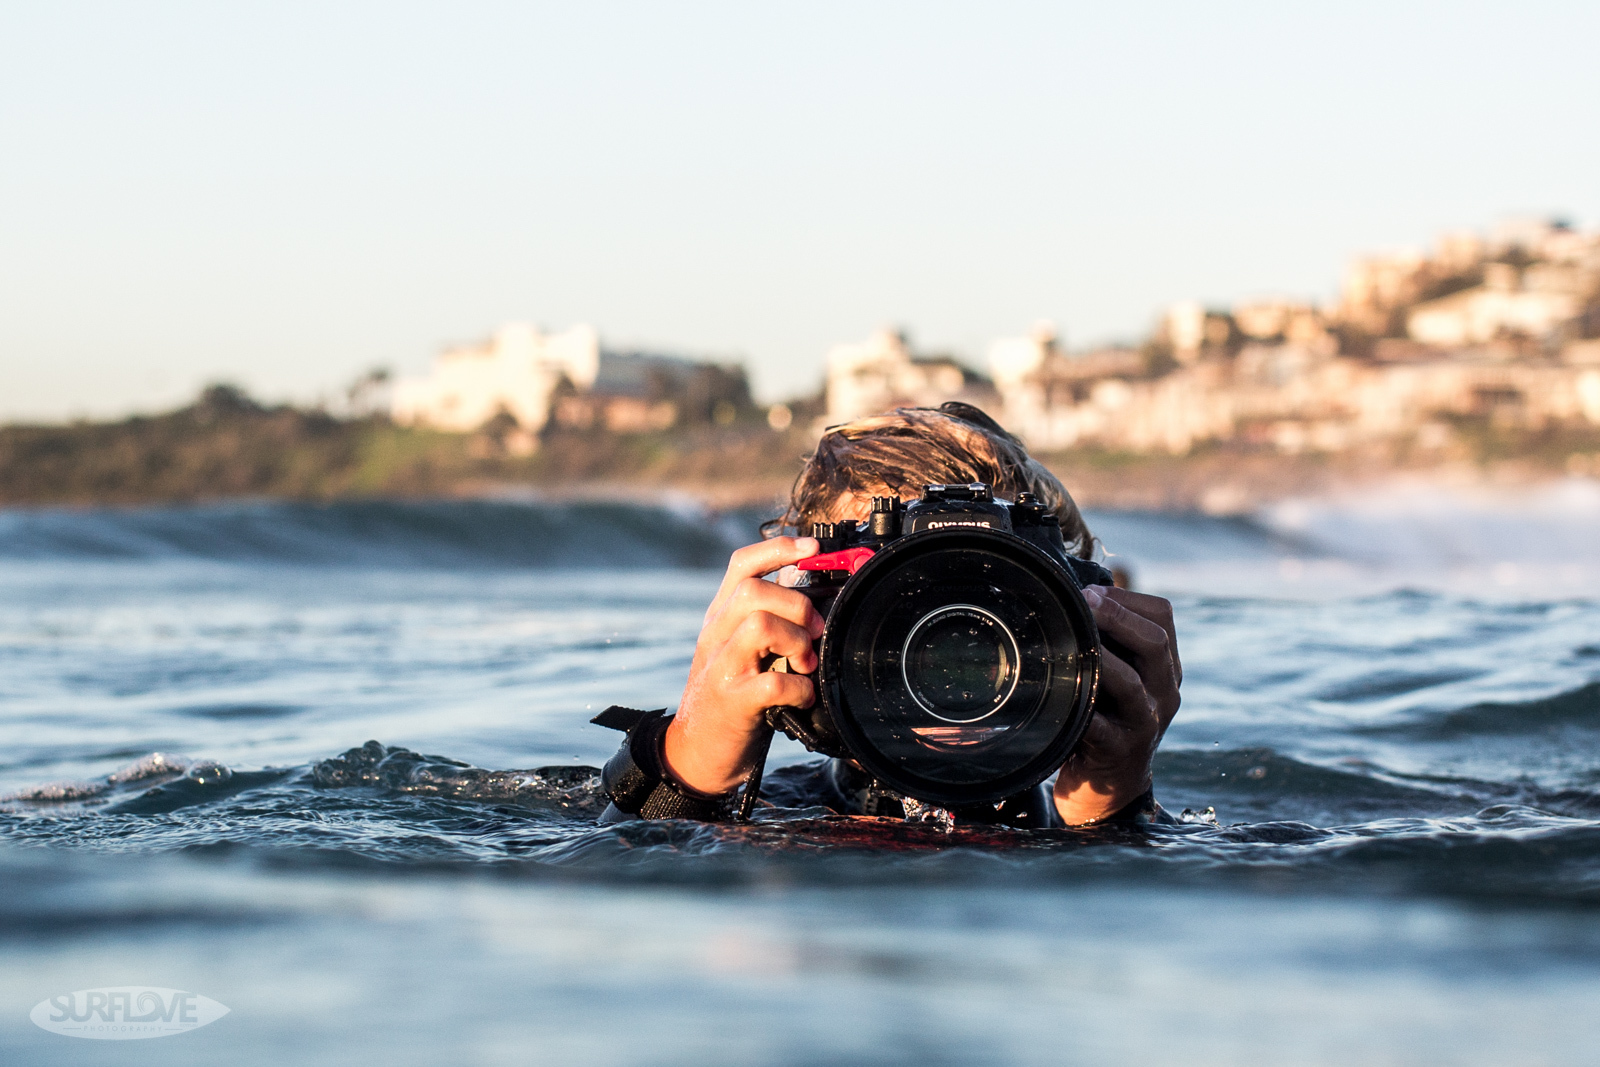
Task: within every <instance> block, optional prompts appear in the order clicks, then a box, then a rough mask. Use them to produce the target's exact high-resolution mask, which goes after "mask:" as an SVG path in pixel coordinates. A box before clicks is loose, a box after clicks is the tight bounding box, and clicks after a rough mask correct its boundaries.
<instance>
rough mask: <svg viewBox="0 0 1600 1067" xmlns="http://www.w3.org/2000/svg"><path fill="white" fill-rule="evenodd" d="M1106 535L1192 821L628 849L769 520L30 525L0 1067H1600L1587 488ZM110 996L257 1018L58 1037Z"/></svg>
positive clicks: (253, 519)
mask: <svg viewBox="0 0 1600 1067" xmlns="http://www.w3.org/2000/svg"><path fill="white" fill-rule="evenodd" d="M1091 523H1092V525H1093V527H1094V528H1095V530H1096V532H1097V533H1099V534H1100V536H1101V538H1102V540H1103V541H1104V543H1105V546H1106V549H1107V550H1108V551H1109V552H1111V553H1114V554H1115V556H1116V558H1119V559H1121V560H1123V561H1125V562H1128V563H1130V564H1131V565H1132V566H1133V568H1134V570H1135V574H1136V577H1137V580H1138V582H1139V584H1140V585H1141V587H1143V588H1145V589H1147V590H1149V591H1152V592H1158V593H1162V594H1164V595H1168V596H1170V597H1172V599H1173V601H1174V603H1175V605H1176V607H1177V613H1178V625H1179V640H1180V647H1181V650H1182V653H1183V659H1184V663H1185V669H1186V670H1185V673H1186V680H1185V684H1184V706H1183V708H1182V710H1181V711H1180V713H1179V717H1178V720H1177V722H1176V723H1175V725H1174V726H1173V728H1172V730H1171V732H1170V734H1169V736H1168V739H1167V741H1166V744H1165V746H1164V747H1163V750H1162V752H1161V754H1160V756H1159V759H1158V762H1157V766H1156V785H1157V795H1158V797H1159V798H1160V799H1161V800H1162V802H1163V803H1164V804H1166V805H1167V806H1168V807H1169V808H1171V809H1172V810H1173V811H1174V812H1178V811H1184V810H1185V809H1187V810H1188V812H1189V814H1188V815H1187V816H1186V821H1185V822H1184V823H1183V824H1181V825H1179V826H1175V827H1170V828H1162V829H1155V830H1151V831H1149V832H1129V831H1105V832H1099V833H1086V832H1073V831H1057V832H1036V833H1022V832H1011V831H999V832H995V831H985V832H978V831H962V830H957V831H956V832H954V833H950V834H942V833H940V832H938V831H937V830H936V829H933V828H928V827H922V826H911V825H905V824H893V823H883V822H871V823H864V822H860V821H850V820H837V819H833V820H829V819H821V818H818V817H817V813H816V812H803V811H802V812H784V811H773V812H768V813H766V814H765V815H764V817H763V818H762V820H760V821H758V822H757V823H756V824H755V825H753V826H750V827H729V826H702V825H697V824H688V823H637V822H636V823H625V824H622V825H619V826H614V827H607V828H601V827H597V826H596V825H595V821H594V818H595V815H596V813H597V811H598V810H599V808H600V806H601V803H602V802H601V800H600V799H599V798H598V797H597V796H596V794H595V791H594V790H595V783H594V772H593V767H595V766H596V765H598V764H600V763H601V762H603V761H604V759H605V758H606V757H607V756H608V755H609V754H610V752H611V751H613V750H614V748H615V745H616V742H617V735H615V734H613V733H610V732H608V731H605V730H601V729H599V728H597V727H594V726H590V725H587V720H588V718H589V717H590V716H591V715H592V714H594V712H595V711H597V710H599V709H600V708H603V707H605V706H606V705H608V704H612V703H620V704H626V705H632V706H637V707H660V706H670V705H672V704H673V703H674V701H675V699H676V696H677V693H678V690H679V688H680V687H681V685H682V680H683V675H684V671H685V669H686V667H687V664H688V660H689V656H690V653H691V649H692V644H693V640H694V635H695V633H696V631H697V629H698V624H699V620H700V616H701V613H702V612H703V610H704V605H705V602H706V601H707V599H708V598H709V596H710V594H711V592H712V591H713V590H714V588H715V587H716V584H717V580H718V568H719V567H720V564H721V561H722V560H723V559H724V557H725V555H726V553H727V551H728V550H729V548H730V547H731V546H732V545H735V544H737V543H740V542H741V541H742V540H744V539H746V538H748V537H750V536H751V531H752V530H753V525H754V517H753V516H746V515H727V516H720V517H718V516H709V515H705V514H702V513H699V512H697V511H696V510H694V509H693V508H692V507H687V506H680V507H676V508H665V507H609V506H600V505H594V504H559V503H551V502H544V503H538V502H535V503H522V504H509V503H500V504H495V503H455V504H436V505H398V504H394V505H383V504H364V505H340V506H335V507H327V508H319V507H306V506H297V505H276V504H239V505H216V506H207V507H198V508H169V509H151V510H132V511H87V512H68V511H8V512H0V796H3V797H4V798H5V799H4V800H3V801H0V963H3V966H0V1062H4V1063H7V1064H11V1063H17V1064H83V1063H115V1064H137V1063H162V1064H189V1063H207V1064H211V1063H216V1062H235V1063H262V1064H282V1063H293V1064H296V1065H300V1064H306V1065H311V1064H324V1063H326V1064H335V1063H338V1064H345V1063H384V1064H391V1063H392V1064H410V1063H429V1064H432V1063H441V1062H450V1063H459V1064H502V1063H504V1064H519V1065H520V1064H543V1063H569V1062H570V1063H584V1064H595V1065H609V1064H617V1065H623V1064H628V1065H633V1064H685V1065H687V1064H696V1065H720V1064H729V1065H734V1064H738V1065H744V1064H775V1065H776V1064H783V1065H811V1064H841V1063H842V1064H851V1063H860V1064H908V1065H910V1064H917V1065H924V1064H927V1065H937V1064H963V1065H965V1064H1033V1063H1038V1064H1074V1063H1095V1064H1106V1063H1140V1064H1163V1063H1172V1064H1197V1065H1200V1064H1237V1063H1242V1062H1264V1063H1273V1064H1349V1063H1360V1064H1390V1063H1393V1064H1411V1063H1416V1064H1496V1065H1500V1064H1571V1063H1581V1062H1594V1061H1595V1059H1596V1058H1597V1056H1600V1054H1597V1053H1596V1051H1595V1050H1596V1049H1600V1022H1597V1011H1596V1007H1595V1006H1596V1005H1597V1004H1600V537H1597V536H1596V533H1597V531H1600V490H1597V488H1596V487H1595V486H1594V485H1593V484H1591V483H1587V482H1581V481H1573V482H1568V483H1563V484H1560V485H1554V486H1550V487H1546V488H1544V489H1540V490H1537V491H1527V492H1523V493H1521V494H1507V493H1501V494H1499V495H1484V494H1479V495H1474V494H1471V493H1465V492H1460V491H1457V492H1445V491H1443V490H1435V489H1430V488H1427V487H1417V486H1411V487H1400V488H1397V489H1393V490H1389V491H1386V492H1382V493H1369V494H1366V495H1363V496H1361V497H1352V498H1348V499H1328V500H1317V501H1289V502H1286V503H1284V504H1281V505H1278V506H1276V507H1274V508H1271V509H1268V510H1266V511H1263V512H1262V513H1260V514H1258V515H1254V516H1248V517H1235V518H1214V517H1205V516H1197V515H1133V514H1096V515H1093V516H1091ZM773 758H774V760H775V761H777V762H795V761H799V760H803V759H805V758H808V757H807V756H806V754H805V753H804V752H803V750H800V749H799V748H798V747H797V746H792V745H790V746H785V745H779V746H778V747H777V748H775V751H774V757H773ZM1213 809H1214V810H1213ZM111 986H151V987H165V988H172V989H182V990H188V991H193V992H196V993H199V994H201V995H203V996H205V997H209V998H211V999H213V1000H215V1001H218V1002H220V1003H222V1004H224V1005H226V1006H227V1007H228V1008H229V1009H230V1010H229V1014H227V1015H226V1016H224V1017H223V1018H222V1019H220V1020H219V1021H217V1022H215V1023H212V1024H210V1025H208V1026H205V1027H203V1028H200V1029H196V1030H191V1031H189V1032H187V1033H181V1034H176V1035H174V1036H171V1037H166V1038H161V1039H158V1040H140V1041H84V1040H79V1039H74V1038H70V1037H64V1036H60V1035H57V1034H54V1033H48V1032H46V1031H44V1030H42V1029H40V1028H38V1027H36V1026H34V1025H33V1024H32V1023H31V1022H30V1021H29V1012H30V1010H31V1009H32V1008H33V1007H34V1005H36V1004H38V1003H40V1002H41V1001H44V1000H47V999H48V998H50V997H51V996H55V995H59V994H63V993H66V992H68V991H74V990H88V989H95V988H102V987H111Z"/></svg>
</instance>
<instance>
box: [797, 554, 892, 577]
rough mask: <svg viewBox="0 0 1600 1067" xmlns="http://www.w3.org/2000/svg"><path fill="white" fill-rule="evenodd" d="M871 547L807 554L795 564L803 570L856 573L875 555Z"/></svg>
mask: <svg viewBox="0 0 1600 1067" xmlns="http://www.w3.org/2000/svg"><path fill="white" fill-rule="evenodd" d="M873 552H874V550H873V549H870V548H847V549H845V550H844V551H842V552H824V553H822V554H821V555H817V556H807V557H806V558H805V559H803V560H801V561H800V562H799V563H796V564H795V566H796V567H797V568H799V569H800V570H803V571H849V572H850V573H851V574H854V573H855V572H856V571H858V570H860V569H861V565H862V564H863V563H865V562H867V560H869V559H871V558H872V556H873Z"/></svg>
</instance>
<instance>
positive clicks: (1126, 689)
mask: <svg viewBox="0 0 1600 1067" xmlns="http://www.w3.org/2000/svg"><path fill="white" fill-rule="evenodd" d="M1107 698H1109V699H1107ZM1094 706H1095V712H1096V714H1095V718H1097V719H1098V718H1102V717H1104V718H1105V719H1106V720H1107V721H1108V722H1110V723H1111V724H1113V725H1115V726H1120V727H1123V728H1124V729H1128V730H1145V729H1149V728H1150V727H1151V726H1152V724H1154V725H1159V723H1160V718H1159V716H1157V714H1156V712H1155V701H1153V700H1152V699H1150V691H1149V690H1148V689H1146V688H1145V684H1144V679H1143V678H1141V677H1139V672H1138V671H1136V670H1134V669H1133V668H1132V667H1131V666H1129V664H1128V663H1127V661H1126V660H1124V659H1123V658H1122V657H1120V656H1118V655H1117V654H1116V653H1114V652H1105V651H1102V653H1101V656H1100V692H1099V694H1098V695H1097V696H1096V698H1095V702H1094Z"/></svg>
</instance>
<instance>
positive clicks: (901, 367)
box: [824, 330, 997, 425]
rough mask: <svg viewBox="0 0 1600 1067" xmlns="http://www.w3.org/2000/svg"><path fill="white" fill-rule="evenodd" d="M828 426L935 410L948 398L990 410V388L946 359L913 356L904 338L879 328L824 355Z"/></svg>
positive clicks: (895, 332)
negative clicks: (900, 411) (901, 410)
mask: <svg viewBox="0 0 1600 1067" xmlns="http://www.w3.org/2000/svg"><path fill="white" fill-rule="evenodd" d="M827 372H828V377H827V386H826V391H827V414H826V415H825V416H824V422H825V424H827V425H836V424H838V423H843V422H849V421H851V420H852V419H858V418H861V417H862V416H864V415H876V414H878V413H879V412H882V411H888V410H889V409H891V408H896V407H937V406H938V405H939V404H942V403H944V402H945V401H947V400H964V401H966V402H968V403H971V404H976V405H977V406H979V407H988V406H993V405H994V403H995V402H996V400H997V397H996V394H995V391H994V387H993V386H992V385H991V384H990V383H989V382H988V381H987V380H986V379H985V378H983V377H982V376H981V375H979V374H977V373H976V372H974V371H972V370H970V369H968V368H967V367H965V366H963V365H962V364H961V363H960V362H959V361H957V360H956V359H954V358H952V357H949V356H930V355H917V354H915V353H913V352H912V350H911V346H910V344H909V342H908V341H907V339H906V336H905V335H904V334H902V333H900V332H898V331H895V330H879V331H878V332H876V333H874V334H873V335H872V336H871V337H869V338H868V339H867V340H865V341H863V342H860V343H854V344H841V345H835V346H834V347H833V348H832V349H830V350H829V351H828V357H827Z"/></svg>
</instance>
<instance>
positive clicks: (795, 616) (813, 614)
mask: <svg viewBox="0 0 1600 1067" xmlns="http://www.w3.org/2000/svg"><path fill="white" fill-rule="evenodd" d="M756 611H765V612H767V613H768V614H771V615H776V616H778V618H780V619H788V620H789V621H790V622H792V623H794V624H795V625H796V626H799V627H802V628H803V629H805V630H807V631H809V632H810V634H811V636H812V638H818V637H821V636H822V627H823V620H822V616H821V615H820V614H819V613H818V612H817V609H816V607H815V606H814V605H813V604H812V603H811V598H810V597H808V596H806V595H805V594H804V593H802V592H800V591H799V590H797V589H785V588H784V587H782V586H780V585H775V584H774V583H772V582H768V581H764V580H762V579H760V578H746V579H744V581H742V582H740V583H739V584H738V585H737V586H735V587H734V589H733V593H732V595H730V596H729V597H728V598H727V599H726V600H724V601H723V603H722V606H721V608H720V609H719V610H718V611H717V613H716V614H715V615H714V616H713V617H711V618H709V619H708V620H707V621H706V626H705V629H704V630H703V631H702V633H701V640H702V641H709V642H712V643H715V644H721V643H722V642H724V641H726V640H727V639H728V638H729V637H730V636H732V634H733V631H734V630H735V629H737V628H738V627H739V625H740V623H742V622H743V621H744V619H745V617H746V616H747V615H749V614H751V613H752V612H756Z"/></svg>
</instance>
